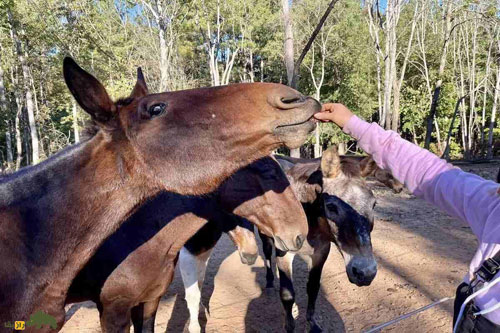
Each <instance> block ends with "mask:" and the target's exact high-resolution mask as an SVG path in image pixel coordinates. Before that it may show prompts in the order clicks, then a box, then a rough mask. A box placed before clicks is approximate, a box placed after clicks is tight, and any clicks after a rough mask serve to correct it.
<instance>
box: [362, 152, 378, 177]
mask: <svg viewBox="0 0 500 333" xmlns="http://www.w3.org/2000/svg"><path fill="white" fill-rule="evenodd" d="M359 167H360V169H361V177H367V176H369V175H371V174H373V173H375V171H376V170H377V169H378V166H377V163H375V161H374V160H373V158H372V157H371V156H366V157H365V158H363V159H362V160H361V162H360V163H359Z"/></svg>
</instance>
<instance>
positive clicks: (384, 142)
mask: <svg viewBox="0 0 500 333" xmlns="http://www.w3.org/2000/svg"><path fill="white" fill-rule="evenodd" d="M344 132H345V133H347V134H349V135H351V136H352V137H354V138H355V139H357V140H358V144H359V146H360V147H361V148H362V149H363V150H364V151H365V152H367V153H368V154H370V155H372V156H373V159H374V160H375V162H376V163H377V165H378V166H379V167H381V168H383V169H386V170H389V171H391V172H392V174H393V175H394V177H396V179H398V180H399V181H401V182H404V184H405V185H406V187H407V188H408V189H409V190H410V191H411V192H412V193H413V194H414V195H415V196H417V197H420V198H422V199H424V200H426V201H428V202H431V203H433V204H434V205H436V206H437V207H439V208H441V209H442V210H444V211H445V212H447V213H448V214H450V215H452V216H454V217H456V218H459V219H461V220H462V221H465V222H467V223H468V224H469V225H470V227H471V229H472V231H473V232H474V234H475V235H476V236H477V238H478V240H479V243H480V245H479V248H478V249H477V252H476V254H475V255H474V257H473V259H472V262H471V263H470V266H469V273H468V274H467V275H466V277H465V279H464V280H465V281H466V282H469V281H470V280H471V278H472V274H473V273H474V272H475V271H476V270H477V269H478V268H479V267H480V266H481V264H482V263H483V261H484V260H486V259H488V258H490V257H492V256H493V255H494V254H495V253H496V252H497V251H499V250H500V195H499V194H498V193H497V191H498V188H499V185H498V184H497V183H495V182H493V181H490V180H485V179H483V178H481V177H479V176H477V175H474V174H471V173H467V172H464V171H462V170H461V169H459V168H457V167H454V166H453V165H451V164H449V163H447V162H446V161H445V160H442V159H440V158H438V157H437V156H436V155H434V154H432V153H431V152H429V151H427V150H425V149H422V148H420V147H418V146H416V145H414V144H412V143H410V142H408V141H406V140H404V139H402V138H401V137H400V136H399V135H398V134H397V133H395V132H393V131H386V130H384V129H382V128H381V127H380V126H378V125H377V124H375V123H371V124H370V123H367V122H365V121H363V120H361V119H360V118H358V117H356V116H352V117H351V118H350V119H349V121H348V122H347V124H346V125H345V126H344ZM457 246H460V245H457ZM498 276H500V273H499V274H497V275H496V276H495V278H497V277H498ZM498 302H500V284H497V285H495V286H493V287H492V288H491V289H490V290H489V291H487V292H486V293H485V294H483V295H479V296H477V297H476V298H475V299H474V303H475V304H476V305H477V306H478V307H479V308H480V309H481V310H484V309H487V308H490V307H492V306H493V305H495V304H497V303H498ZM484 316H485V317H486V318H488V319H489V320H490V321H492V322H494V323H496V324H500V309H498V310H496V311H493V312H491V313H488V314H485V315H484Z"/></svg>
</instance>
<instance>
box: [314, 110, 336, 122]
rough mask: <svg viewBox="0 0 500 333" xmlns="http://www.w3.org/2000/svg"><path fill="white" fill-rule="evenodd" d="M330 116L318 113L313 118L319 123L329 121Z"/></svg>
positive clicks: (326, 113) (327, 113)
mask: <svg viewBox="0 0 500 333" xmlns="http://www.w3.org/2000/svg"><path fill="white" fill-rule="evenodd" d="M331 117H332V114H331V113H330V112H323V111H322V112H318V113H315V114H314V118H316V119H318V120H321V121H330V120H331Z"/></svg>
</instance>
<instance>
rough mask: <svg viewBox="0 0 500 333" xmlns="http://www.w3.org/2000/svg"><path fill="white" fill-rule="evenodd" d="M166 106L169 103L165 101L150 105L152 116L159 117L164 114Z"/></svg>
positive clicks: (149, 110)
mask: <svg viewBox="0 0 500 333" xmlns="http://www.w3.org/2000/svg"><path fill="white" fill-rule="evenodd" d="M166 108H167V104H165V103H158V104H153V105H151V106H150V107H149V109H148V112H149V115H150V116H151V117H157V116H159V115H161V114H163V113H164V112H165V109H166Z"/></svg>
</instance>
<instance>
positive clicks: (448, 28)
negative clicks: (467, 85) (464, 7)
mask: <svg viewBox="0 0 500 333" xmlns="http://www.w3.org/2000/svg"><path fill="white" fill-rule="evenodd" d="M444 20H445V25H446V29H445V31H444V43H443V48H442V51H441V59H440V62H439V71H438V79H437V81H436V85H435V87H434V93H433V95H432V103H431V110H430V111H429V116H428V117H427V127H426V132H425V143H424V148H425V149H429V147H430V145H431V138H432V126H433V123H434V117H435V116H436V110H437V107H438V102H439V95H440V93H441V86H442V84H443V74H444V69H445V67H446V57H447V54H448V45H449V43H450V35H451V29H452V28H451V0H448V3H447V4H446V9H445V14H444Z"/></svg>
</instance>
